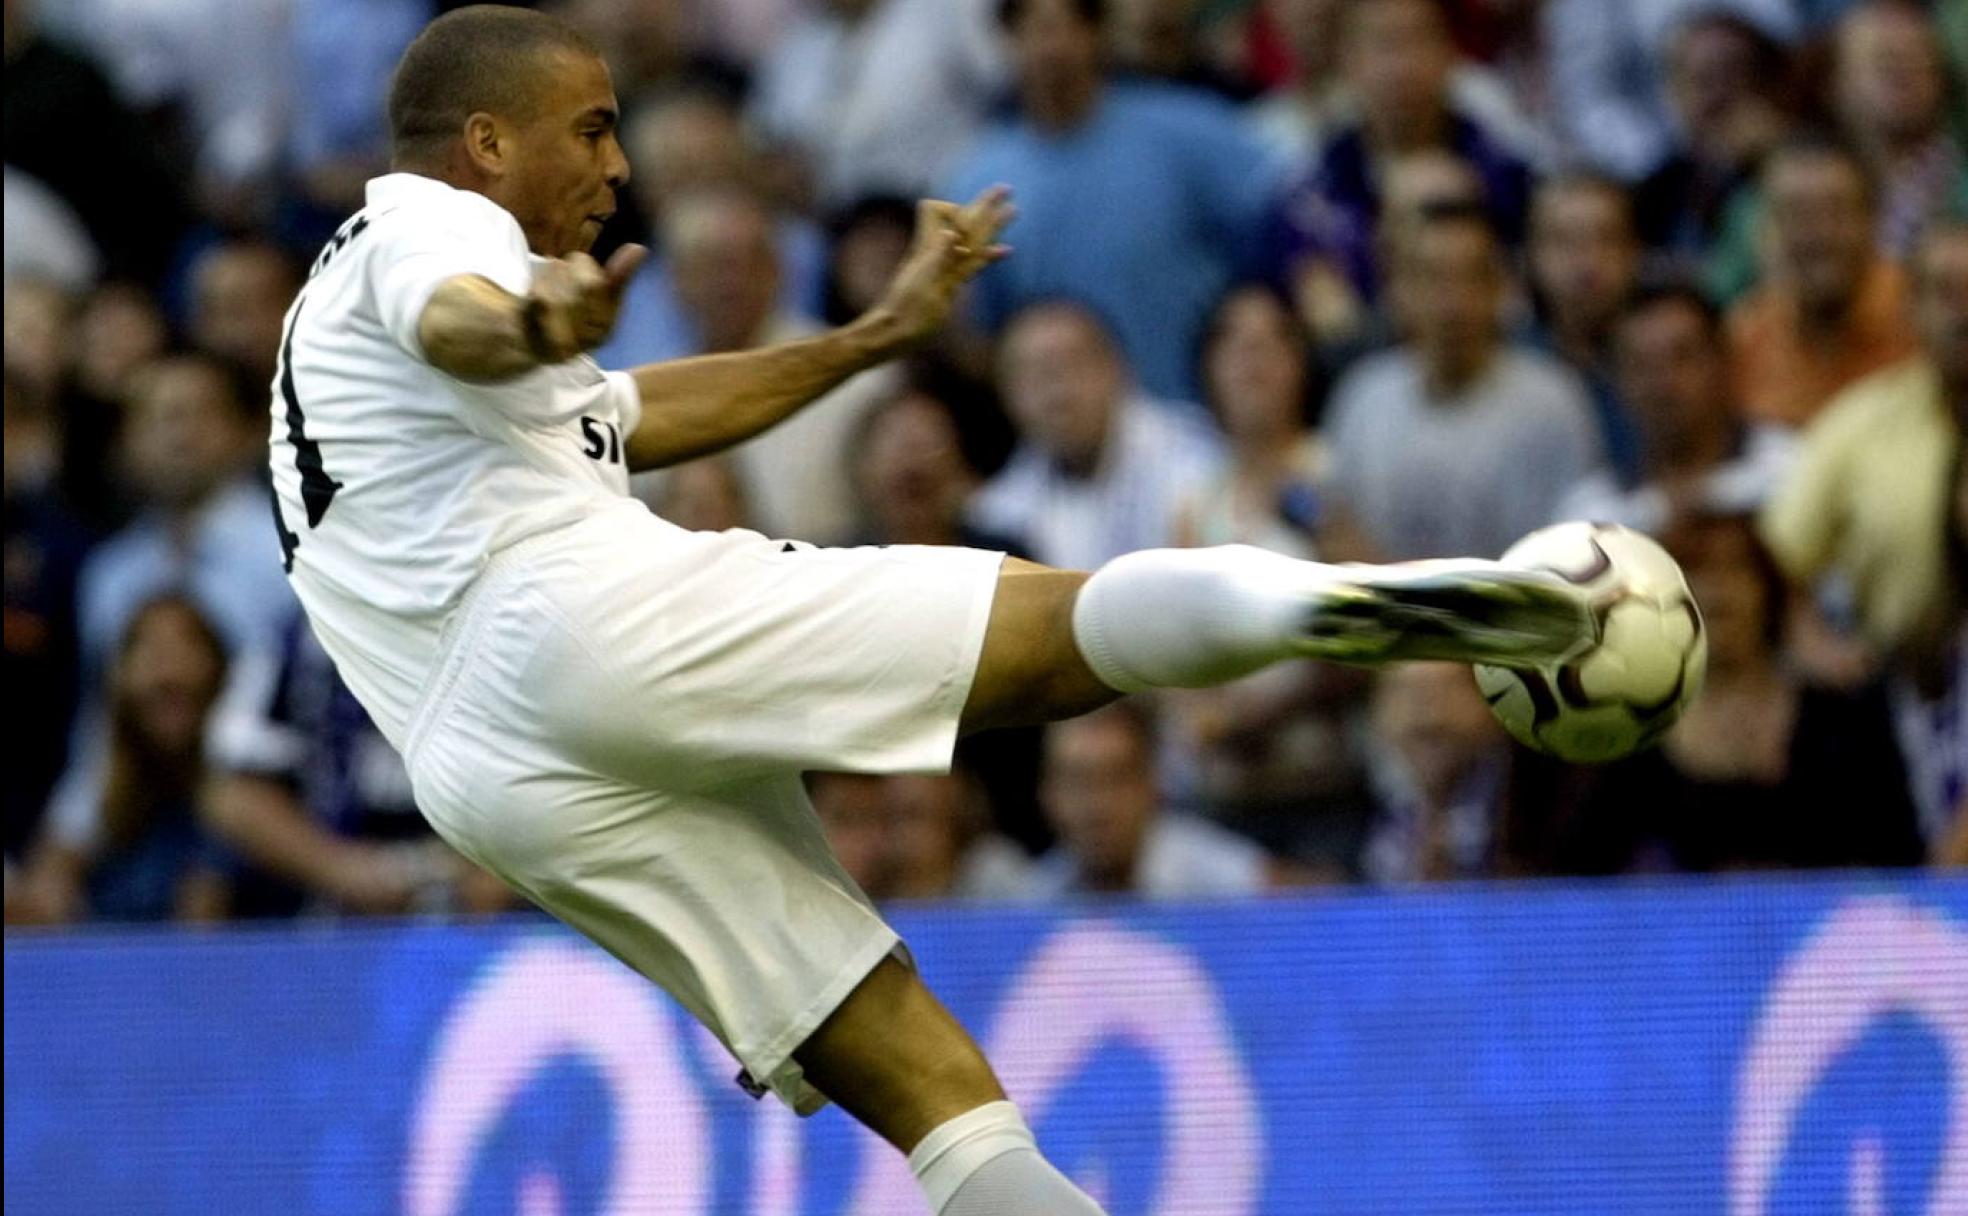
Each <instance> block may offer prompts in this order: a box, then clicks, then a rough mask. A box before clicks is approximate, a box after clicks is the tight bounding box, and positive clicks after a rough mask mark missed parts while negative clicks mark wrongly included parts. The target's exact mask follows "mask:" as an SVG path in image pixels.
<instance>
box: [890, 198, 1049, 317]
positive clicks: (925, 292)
mask: <svg viewBox="0 0 1968 1216" xmlns="http://www.w3.org/2000/svg"><path fill="white" fill-rule="evenodd" d="M1014 214H1016V212H1015V211H1014V209H1013V207H1012V205H1011V190H1010V188H1009V187H1006V186H993V187H991V188H990V189H989V190H986V191H984V193H982V194H980V195H978V196H977V197H976V198H974V199H972V200H971V201H970V202H968V203H966V204H964V205H963V206H961V207H959V206H958V205H957V204H955V203H948V202H943V201H941V200H939V199H924V200H923V201H922V202H921V203H919V204H917V206H916V234H915V239H914V240H913V241H912V242H911V244H910V247H909V255H908V257H906V258H904V259H903V262H902V266H901V268H900V269H898V270H897V271H896V272H895V278H894V279H893V280H892V281H891V282H890V283H889V285H888V290H887V292H885V293H884V294H883V295H882V299H881V302H880V303H879V304H877V305H875V309H876V311H878V312H882V313H885V314H887V315H888V316H889V317H890V318H892V319H893V321H894V322H895V323H896V325H897V327H898V330H899V332H900V334H901V335H902V338H903V340H904V341H915V340H917V339H920V338H923V337H926V336H928V335H929V334H930V333H932V332H934V331H935V330H937V329H938V328H940V327H941V326H942V324H943V323H944V322H945V321H947V320H948V319H949V317H950V309H951V307H952V306H953V305H954V304H955V302H956V297H957V289H958V288H960V287H962V286H963V285H964V284H965V283H967V282H969V281H970V280H971V279H973V278H975V277H976V275H977V272H978V271H980V270H982V269H984V268H985V267H986V266H989V265H990V264H991V263H992V262H995V261H997V260H998V259H1000V258H1002V257H1004V256H1005V255H1006V254H1008V253H1010V252H1011V250H1010V248H1009V247H1007V246H1005V245H1001V244H999V243H998V235H999V234H1000V233H1002V232H1003V231H1004V228H1005V225H1006V224H1009V223H1010V222H1011V220H1012V216H1013V215H1014Z"/></svg>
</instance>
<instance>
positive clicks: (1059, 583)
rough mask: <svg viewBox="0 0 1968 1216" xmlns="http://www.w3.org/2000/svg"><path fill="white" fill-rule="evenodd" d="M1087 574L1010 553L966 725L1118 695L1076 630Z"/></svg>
mask: <svg viewBox="0 0 1968 1216" xmlns="http://www.w3.org/2000/svg"><path fill="white" fill-rule="evenodd" d="M1087 577H1088V576H1087V575H1085V574H1083V573H1081V572H1079V571H1075V570H1055V569H1052V568H1051V567H1049V566H1041V565H1038V564H1036V563H1033V562H1027V561H1020V560H1018V559H1017V558H1007V559H1005V563H1004V566H1003V568H1002V569H1001V570H1000V571H999V573H998V589H997V595H996V597H995V598H994V599H993V600H992V602H991V619H990V623H989V625H988V626H987V627H986V629H985V633H984V648H983V652H982V653H981V654H980V655H979V657H978V662H977V676H976V678H975V679H974V680H972V681H971V686H970V698H969V700H968V701H967V702H966V703H965V704H964V712H963V728H964V729H965V730H967V731H969V730H984V729H988V728H992V727H999V726H1027V725H1031V724H1034V723H1039V722H1051V721H1054V720H1056V719H1059V718H1070V717H1072V716H1073V715H1075V714H1083V713H1086V712H1087V711H1088V710H1091V709H1097V708H1099V707H1100V706H1102V705H1104V704H1106V703H1107V702H1109V701H1111V700H1113V699H1114V698H1115V697H1116V696H1117V695H1118V694H1117V693H1115V692H1114V690H1113V689H1111V688H1109V687H1107V685H1105V684H1103V683H1101V681H1100V677H1098V676H1096V675H1094V674H1093V671H1092V669H1091V668H1089V667H1088V666H1087V664H1086V660H1085V659H1084V658H1082V657H1081V655H1080V647H1079V643H1078V642H1077V641H1076V640H1075V639H1074V637H1073V602H1074V600H1075V599H1077V598H1078V596H1079V593H1080V588H1081V587H1082V586H1083V585H1085V583H1086V580H1087Z"/></svg>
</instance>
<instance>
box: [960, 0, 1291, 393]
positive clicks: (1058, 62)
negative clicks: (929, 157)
mask: <svg viewBox="0 0 1968 1216" xmlns="http://www.w3.org/2000/svg"><path fill="white" fill-rule="evenodd" d="M1102 9H1103V5H1102V3H1101V0H1004V3H1002V4H1001V5H1000V14H1001V16H1002V18H1003V25H1004V28H1005V30H1006V31H1007V33H1008V34H1009V35H1010V38H1011V44H1012V53H1013V58H1014V60H1015V64H1016V69H1017V76H1018V107H1017V113H1016V116H1015V117H1013V118H1011V119H1010V120H1008V121H1005V122H1002V123H1000V124H998V125H996V126H995V127H993V128H992V129H991V130H989V131H988V132H987V133H986V134H985V135H984V136H983V137H982V139H980V140H979V142H978V144H977V146H976V147H975V148H973V149H972V150H971V152H970V154H969V155H968V156H967V157H966V158H965V159H964V162H963V164H962V166H961V167H960V168H959V169H958V171H957V172H956V174H955V176H954V179H953V180H952V181H951V182H950V183H949V184H948V185H947V186H946V187H945V194H946V197H951V198H970V197H973V196H974V195H975V194H976V193H977V192H978V191H979V190H980V189H983V188H985V187H987V186H990V185H992V184H994V183H998V182H1004V183H1008V184H1010V185H1011V187H1012V188H1013V189H1014V191H1015V192H1016V201H1017V204H1018V209H1019V218H1018V219H1016V220H1015V221H1013V223H1012V225H1011V226H1010V228H1009V229H1007V230H1006V234H1005V239H1006V241H1007V242H1008V243H1009V244H1011V245H1012V246H1014V247H1015V248H1016V249H1017V250H1018V253H1017V256H1015V257H1012V258H1009V259H1007V260H1005V261H1004V262H1001V263H999V264H998V265H996V266H993V267H991V268H990V269H988V270H986V271H985V272H984V273H983V274H982V275H981V276H979V278H978V279H977V284H976V291H977V296H976V301H977V305H978V313H979V316H980V318H981V319H982V320H983V322H984V324H985V326H986V328H989V329H992V330H996V329H998V328H1000V327H1001V326H1002V325H1004V324H1005V323H1006V322H1007V321H1008V320H1009V319H1010V318H1011V316H1012V315H1013V314H1014V313H1016V312H1018V311H1019V310H1020V309H1022V308H1024V307H1025V306H1026V305H1029V304H1031V303H1033V302H1035V301H1038V300H1042V299H1047V298H1050V297H1055V296H1071V297H1073V298H1076V299H1081V300H1085V301H1087V302H1088V303H1089V304H1091V305H1092V306H1093V307H1095V308H1097V309H1099V311H1100V313H1101V315H1103V316H1105V317H1107V318H1109V319H1110V321H1111V323H1112V325H1113V327H1114V332H1115V334H1116V336H1117V338H1118V340H1119V342H1120V346H1121V349H1122V350H1124V351H1125V352H1126V353H1127V357H1128V360H1129V361H1130V362H1131V363H1132V364H1133V366H1134V367H1135V368H1136V369H1137V371H1138V373H1139V375H1140V377H1141V383H1142V384H1143V386H1144V387H1146V388H1147V389H1148V391H1150V392H1152V393H1155V394H1157V395H1160V396H1163V397H1169V398H1178V399H1187V400H1193V399H1194V398H1195V395H1196V394H1195V391H1194V390H1195V375H1194V372H1195V369H1194V367H1193V366H1192V363H1191V359H1190V352H1192V351H1194V350H1195V349H1196V339H1197V337H1198V336H1199V335H1200V334H1201V332H1202V328H1203V323H1204V319H1205V318H1206V317H1207V315H1208V313H1209V309H1210V307H1211V305H1212V304H1213V303H1214V302H1215V300H1216V297H1217V296H1218V295H1219V294H1220V293H1221V292H1222V290H1223V288H1224V287H1225V286H1226V285H1227V284H1228V283H1229V282H1230V280H1231V279H1232V277H1233V276H1234V275H1235V273H1236V271H1237V269H1238V268H1239V267H1240V266H1241V265H1242V264H1243V263H1245V262H1246V261H1247V260H1248V259H1249V258H1250V257H1251V256H1252V255H1253V254H1254V253H1255V252H1256V250H1255V243H1256V240H1257V238H1258V236H1259V231H1260V226H1261V224H1262V221H1263V217H1264V212H1265V208H1266V205H1267V203H1268V200H1269V198H1270V193H1271V180H1270V175H1269V174H1268V173H1267V171H1266V165H1267V163H1268V162H1267V160H1266V158H1265V155H1264V153H1263V150H1262V149H1261V148H1260V147H1259V145H1258V144H1257V142H1256V141H1255V140H1254V139H1253V138H1252V137H1251V136H1250V135H1249V134H1248V133H1247V132H1246V131H1245V130H1244V128H1243V127H1242V125H1241V124H1240V123H1239V121H1238V119H1237V116H1236V115H1235V113H1234V112H1233V111H1231V110H1230V109H1229V108H1228V107H1226V106H1224V105H1222V104H1221V103H1219V102H1217V101H1215V100H1214V99H1211V98H1208V97H1205V96H1203V95H1201V94H1198V93H1196V92H1194V91H1192V90H1187V89H1180V88H1176V87H1173V86H1169V85H1155V84H1121V83H1109V82H1107V81H1106V80H1105V79H1104V78H1103V76H1102V72H1101V45H1102V44H1101V35H1102V23H1101V16H1102Z"/></svg>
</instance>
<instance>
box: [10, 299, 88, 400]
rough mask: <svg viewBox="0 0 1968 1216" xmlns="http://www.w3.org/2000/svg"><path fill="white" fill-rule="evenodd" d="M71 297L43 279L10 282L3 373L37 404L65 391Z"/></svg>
mask: <svg viewBox="0 0 1968 1216" xmlns="http://www.w3.org/2000/svg"><path fill="white" fill-rule="evenodd" d="M74 321H75V298H74V297H73V296H71V295H69V293H68V292H67V291H65V290H63V289H62V288H61V287H60V286H58V285H56V284H55V283H53V282H51V281H49V280H47V279H32V278H23V279H8V280H7V285H6V306H5V308H4V309H0V326H4V333H5V338H4V343H5V360H6V366H7V371H8V372H9V373H10V374H11V375H12V376H13V377H14V379H15V382H16V383H17V384H18V385H19V386H20V388H21V389H22V390H23V391H24V392H26V393H28V394H29V395H30V396H31V397H32V398H33V399H34V400H35V401H38V402H53V401H55V400H57V399H58V398H60V396H61V395H62V392H63V391H64V390H65V389H66V387H67V379H68V356H69V333H70V329H71V327H72V326H73V325H74Z"/></svg>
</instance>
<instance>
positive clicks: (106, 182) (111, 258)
mask: <svg viewBox="0 0 1968 1216" xmlns="http://www.w3.org/2000/svg"><path fill="white" fill-rule="evenodd" d="M28 9H29V6H28V5H26V4H23V3H18V2H15V0H9V3H8V4H7V6H6V14H5V20H6V64H7V83H6V114H7V121H6V136H5V141H4V144H0V153H3V154H4V159H5V160H6V163H7V164H8V165H9V166H11V167H12V168H14V169H16V170H19V171H20V172H22V173H25V174H28V175H30V176H32V177H35V178H37V179H39V180H40V181H41V182H42V183H43V184H44V185H46V186H47V187H48V189H50V190H52V191H54V193H55V194H57V195H59V196H60V197H61V199H62V201H64V202H65V203H67V204H68V206H69V207H70V208H72V209H73V210H74V212H75V214H76V216H77V217H78V218H79V219H80V220H81V222H82V225H83V227H85V228H86V229H88V233H89V239H90V241H91V242H93V243H94V245H95V247H96V249H97V251H98V252H99V253H100V254H101V255H102V270H103V273H104V274H105V275H107V276H109V277H112V278H129V279H135V280H137V281H138V282H142V283H145V284H155V283H157V282H158V281H159V280H161V279H162V278H163V277H164V272H165V270H166V268H167V267H168V266H169V265H170V262H171V258H172V255H173V251H174V250H175V249H176V247H177V244H178V239H179V237H180V236H181V235H182V234H183V233H184V231H185V229H186V227H187V226H188V224H189V222H190V215H189V212H188V209H187V208H186V206H185V203H184V194H183V192H182V191H181V190H180V189H179V188H178V182H177V179H176V178H175V177H174V176H173V175H172V173H171V170H170V168H169V162H168V160H167V159H166V157H165V156H164V155H163V154H162V153H161V152H160V150H159V148H158V146H157V144H156V142H155V141H154V140H153V139H151V138H150V136H149V134H148V132H146V131H145V130H144V127H143V124H142V123H140V122H139V121H138V120H137V117H136V116H135V115H134V114H132V113H131V112H130V110H129V108H128V107H127V106H125V105H124V104H123V102H122V101H121V100H120V99H118V97H117V96H116V93H115V91H114V90H112V89H111V88H110V85H109V81H108V80H106V79H105V78H104V77H103V74H102V72H101V70H100V69H98V68H97V66H96V65H95V63H94V62H92V61H91V60H89V59H87V58H84V57H83V56H81V55H79V54H77V53H75V52H74V51H72V50H70V49H69V48H68V47H66V46H64V45H62V44H60V43H59V42H56V41H54V40H52V39H50V38H47V37H45V36H43V35H42V33H41V32H40V30H39V29H37V28H36V26H35V22H34V19H33V18H32V17H31V16H30V14H29V11H28ZM77 131H86V132H88V138H87V139H77V138H76V137H75V132H77ZM132 200H141V202H142V205H141V206H132V205H131V202H132Z"/></svg>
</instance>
